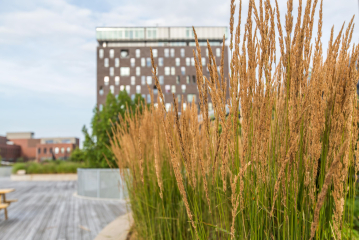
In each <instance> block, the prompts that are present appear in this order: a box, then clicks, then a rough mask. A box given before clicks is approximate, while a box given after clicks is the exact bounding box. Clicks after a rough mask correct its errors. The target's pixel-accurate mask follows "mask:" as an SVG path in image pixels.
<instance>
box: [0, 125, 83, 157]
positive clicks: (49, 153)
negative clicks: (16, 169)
mask: <svg viewBox="0 0 359 240" xmlns="http://www.w3.org/2000/svg"><path fill="white" fill-rule="evenodd" d="M79 143H80V142H79V139H78V138H76V137H66V138H63V137H62V138H59V137H56V138H34V133H32V132H16V133H7V134H6V137H1V136H0V156H1V157H2V160H4V161H10V162H14V161H16V160H18V159H19V158H22V159H23V160H24V161H29V160H36V161H43V160H51V159H52V160H55V159H58V160H66V159H68V158H69V157H70V155H71V152H72V151H73V150H74V149H75V148H78V147H79Z"/></svg>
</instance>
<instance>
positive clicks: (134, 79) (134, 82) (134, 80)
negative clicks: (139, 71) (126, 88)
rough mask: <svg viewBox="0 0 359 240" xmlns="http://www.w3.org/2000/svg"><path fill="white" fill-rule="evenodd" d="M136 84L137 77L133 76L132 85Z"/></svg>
mask: <svg viewBox="0 0 359 240" xmlns="http://www.w3.org/2000/svg"><path fill="white" fill-rule="evenodd" d="M135 84H136V77H135V76H131V85H135Z"/></svg>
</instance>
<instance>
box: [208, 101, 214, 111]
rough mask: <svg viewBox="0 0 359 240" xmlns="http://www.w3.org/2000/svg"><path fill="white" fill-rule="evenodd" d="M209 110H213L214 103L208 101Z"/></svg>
mask: <svg viewBox="0 0 359 240" xmlns="http://www.w3.org/2000/svg"><path fill="white" fill-rule="evenodd" d="M208 110H209V111H212V110H213V105H212V103H208Z"/></svg>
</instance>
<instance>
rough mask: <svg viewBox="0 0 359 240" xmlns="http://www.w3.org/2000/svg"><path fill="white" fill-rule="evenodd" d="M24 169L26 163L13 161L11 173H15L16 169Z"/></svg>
mask: <svg viewBox="0 0 359 240" xmlns="http://www.w3.org/2000/svg"><path fill="white" fill-rule="evenodd" d="M25 169H26V163H15V164H14V165H13V166H12V173H13V174H16V172H17V171H18V170H25Z"/></svg>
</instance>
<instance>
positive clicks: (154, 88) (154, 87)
mask: <svg viewBox="0 0 359 240" xmlns="http://www.w3.org/2000/svg"><path fill="white" fill-rule="evenodd" d="M157 93H158V89H157V87H156V85H154V86H153V94H155V95H157Z"/></svg>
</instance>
